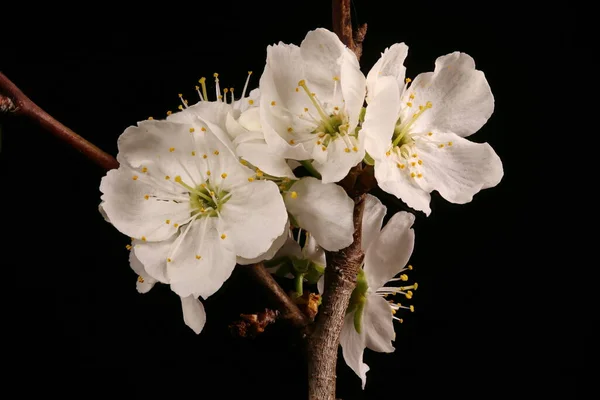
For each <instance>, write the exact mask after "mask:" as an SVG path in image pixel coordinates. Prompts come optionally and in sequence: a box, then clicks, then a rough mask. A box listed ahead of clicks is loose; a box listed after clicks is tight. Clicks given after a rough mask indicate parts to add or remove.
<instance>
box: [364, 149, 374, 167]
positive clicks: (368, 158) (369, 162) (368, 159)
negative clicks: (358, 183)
mask: <svg viewBox="0 0 600 400" xmlns="http://www.w3.org/2000/svg"><path fill="white" fill-rule="evenodd" d="M363 161H364V163H365V164H367V165H370V166H373V165H375V160H373V157H371V156H370V155H369V153H367V152H366V151H365V158H363Z"/></svg>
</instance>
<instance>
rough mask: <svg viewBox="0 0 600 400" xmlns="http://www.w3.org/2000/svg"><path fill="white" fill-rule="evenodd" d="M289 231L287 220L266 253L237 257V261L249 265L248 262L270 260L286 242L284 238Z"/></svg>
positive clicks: (286, 237)
mask: <svg viewBox="0 0 600 400" xmlns="http://www.w3.org/2000/svg"><path fill="white" fill-rule="evenodd" d="M289 232H290V222H289V220H288V222H287V224H286V228H285V229H284V230H283V233H282V234H281V235H280V236H279V237H278V238H277V239H275V241H274V242H273V244H272V245H271V247H270V248H269V250H267V252H266V253H263V254H261V255H259V256H258V257H255V258H244V257H238V258H237V263H238V264H240V265H249V264H256V263H258V262H261V261H265V260H271V259H272V258H273V257H274V256H275V254H277V252H278V251H279V250H280V249H281V247H282V246H283V245H284V244H285V243H286V240H287V239H288V237H289V236H290V235H289ZM294 243H295V242H294Z"/></svg>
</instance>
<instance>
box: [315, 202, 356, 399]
mask: <svg viewBox="0 0 600 400" xmlns="http://www.w3.org/2000/svg"><path fill="white" fill-rule="evenodd" d="M364 200H365V195H364V194H362V195H360V196H358V197H357V198H355V200H354V201H355V203H354V242H353V243H352V244H351V245H350V246H348V247H346V248H345V249H342V250H340V251H338V252H335V253H327V268H326V269H325V294H324V295H323V303H322V304H321V307H320V310H319V314H318V315H317V321H316V324H315V327H314V331H313V334H312V335H311V337H310V339H309V343H308V351H309V359H308V378H309V399H310V400H335V378H336V374H335V367H336V363H337V352H338V351H337V350H338V345H339V343H340V332H341V330H342V325H343V323H344V316H345V315H346V309H347V308H348V303H349V302H350V296H351V295H352V291H353V290H354V287H355V286H356V276H357V274H358V271H359V269H360V267H361V265H362V261H363V258H364V253H363V251H362V249H361V230H362V216H363V210H364V206H365V204H364Z"/></svg>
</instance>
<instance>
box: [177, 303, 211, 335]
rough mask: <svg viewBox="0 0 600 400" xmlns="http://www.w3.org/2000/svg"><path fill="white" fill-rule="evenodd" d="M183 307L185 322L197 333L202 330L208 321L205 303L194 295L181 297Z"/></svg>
mask: <svg viewBox="0 0 600 400" xmlns="http://www.w3.org/2000/svg"><path fill="white" fill-rule="evenodd" d="M181 308H182V310H183V320H184V321H185V324H186V325H187V326H189V327H190V328H192V330H193V331H194V332H196V334H199V333H200V332H202V328H204V324H205V323H206V312H205V311H204V305H202V302H200V300H198V299H197V298H196V297H194V296H187V297H181Z"/></svg>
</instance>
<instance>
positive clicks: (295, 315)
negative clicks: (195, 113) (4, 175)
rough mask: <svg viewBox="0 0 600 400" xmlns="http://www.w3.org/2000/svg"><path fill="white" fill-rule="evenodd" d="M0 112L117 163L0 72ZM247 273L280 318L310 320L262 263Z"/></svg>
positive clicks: (108, 164)
mask: <svg viewBox="0 0 600 400" xmlns="http://www.w3.org/2000/svg"><path fill="white" fill-rule="evenodd" d="M0 112H10V113H12V114H13V115H23V116H26V117H28V118H30V119H32V120H33V121H35V122H37V123H39V124H40V125H41V126H42V128H44V129H46V130H48V131H49V132H50V133H52V134H54V135H55V136H56V137H57V138H59V139H60V140H63V141H65V142H67V143H69V144H70V145H71V146H72V147H73V148H75V149H76V150H78V151H80V152H81V153H83V154H84V155H85V156H86V157H87V158H89V159H91V160H92V161H94V162H95V163H96V164H98V165H100V166H101V167H103V168H104V169H106V170H110V169H114V168H118V167H119V163H118V161H117V160H116V159H115V158H114V157H113V156H111V155H110V154H108V153H105V152H104V151H102V150H101V149H100V148H98V147H96V146H95V145H93V144H92V143H90V142H88V141H87V140H85V139H84V138H83V137H81V136H79V135H78V134H76V133H75V132H73V131H72V130H71V129H69V128H67V127H66V126H64V125H63V124H61V123H60V122H58V121H57V120H55V119H54V118H52V117H51V116H50V115H49V114H48V113H47V112H45V111H44V110H42V109H41V108H40V107H39V106H38V105H36V104H35V103H34V102H33V101H31V100H30V99H29V98H28V97H27V96H26V95H25V94H24V93H23V92H22V91H21V90H20V89H19V88H18V87H17V86H16V85H15V84H14V83H13V82H12V81H11V80H10V79H8V78H7V77H6V75H4V74H3V73H2V72H0ZM247 270H248V271H249V273H250V274H251V275H252V276H253V277H254V278H255V279H256V280H257V281H258V282H259V283H260V284H261V285H262V286H263V287H264V288H265V289H266V290H267V292H268V293H269V294H270V296H271V298H272V299H273V301H274V302H275V303H276V304H277V306H278V307H279V310H280V311H281V313H282V314H281V318H283V319H285V320H288V321H289V322H291V324H292V325H293V326H296V327H298V328H302V329H304V328H305V327H306V326H307V325H308V324H309V323H310V321H309V320H308V318H306V316H305V315H304V314H302V312H301V311H300V309H299V308H298V307H297V306H296V304H294V303H293V302H292V300H291V299H290V298H289V297H288V295H287V294H286V293H285V292H284V291H283V289H282V288H281V287H280V286H279V284H278V283H277V282H276V281H275V280H274V279H273V277H272V276H271V274H270V273H269V272H268V271H267V270H266V269H265V266H264V265H263V264H262V263H259V264H255V265H252V266H249V267H248V268H247Z"/></svg>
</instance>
